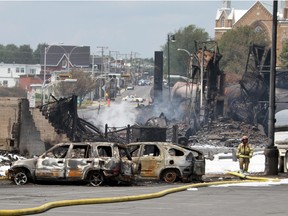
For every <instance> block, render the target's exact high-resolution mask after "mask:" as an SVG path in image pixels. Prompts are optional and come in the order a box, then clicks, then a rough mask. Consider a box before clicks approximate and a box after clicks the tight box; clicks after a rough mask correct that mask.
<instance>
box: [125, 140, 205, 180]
mask: <svg viewBox="0 0 288 216" xmlns="http://www.w3.org/2000/svg"><path fill="white" fill-rule="evenodd" d="M127 148H128V151H129V155H131V156H132V160H133V161H134V162H137V163H140V164H139V166H141V173H140V177H139V178H140V179H143V180H145V179H146V180H149V179H150V180H163V181H165V182H167V183H173V182H175V181H179V180H180V181H182V182H191V181H193V180H194V181H202V176H203V175H205V157H204V154H203V153H202V152H201V151H199V150H196V149H193V148H189V147H185V146H180V145H175V144H172V143H169V142H135V143H129V144H127Z"/></svg>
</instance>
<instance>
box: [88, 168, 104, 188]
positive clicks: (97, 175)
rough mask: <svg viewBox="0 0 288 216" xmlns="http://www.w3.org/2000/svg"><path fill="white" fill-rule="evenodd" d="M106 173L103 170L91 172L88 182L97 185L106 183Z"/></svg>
mask: <svg viewBox="0 0 288 216" xmlns="http://www.w3.org/2000/svg"><path fill="white" fill-rule="evenodd" d="M104 181H105V179H104V175H103V173H101V172H98V171H97V172H95V171H94V172H91V173H90V175H89V177H88V182H89V183H90V185H92V186H94V187H97V186H100V185H103V184H104Z"/></svg>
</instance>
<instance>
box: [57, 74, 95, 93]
mask: <svg viewBox="0 0 288 216" xmlns="http://www.w3.org/2000/svg"><path fill="white" fill-rule="evenodd" d="M70 74H71V78H72V79H66V80H62V81H59V82H58V83H57V85H56V87H55V88H54V94H55V96H56V97H58V98H59V97H70V96H72V95H77V96H78V98H80V99H82V98H84V97H85V95H87V94H88V93H90V92H91V91H93V90H94V89H95V88H96V80H95V78H93V77H92V74H91V73H88V72H84V71H81V70H72V71H71V72H70Z"/></svg>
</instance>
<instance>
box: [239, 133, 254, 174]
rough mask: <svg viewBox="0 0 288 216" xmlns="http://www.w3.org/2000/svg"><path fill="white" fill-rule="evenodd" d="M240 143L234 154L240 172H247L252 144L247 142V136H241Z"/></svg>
mask: <svg viewBox="0 0 288 216" xmlns="http://www.w3.org/2000/svg"><path fill="white" fill-rule="evenodd" d="M241 141H242V142H241V143H240V144H239V145H238V147H237V151H236V156H237V158H238V159H239V166H240V172H241V173H243V172H244V173H247V172H248V168H249V163H250V158H251V157H252V155H253V148H252V145H251V144H249V143H248V137H247V136H243V137H242V138H241Z"/></svg>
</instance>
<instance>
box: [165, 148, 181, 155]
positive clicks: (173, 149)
mask: <svg viewBox="0 0 288 216" xmlns="http://www.w3.org/2000/svg"><path fill="white" fill-rule="evenodd" d="M168 153H169V155H171V156H183V155H184V152H182V151H180V150H178V149H175V148H171V149H169V150H168Z"/></svg>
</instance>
